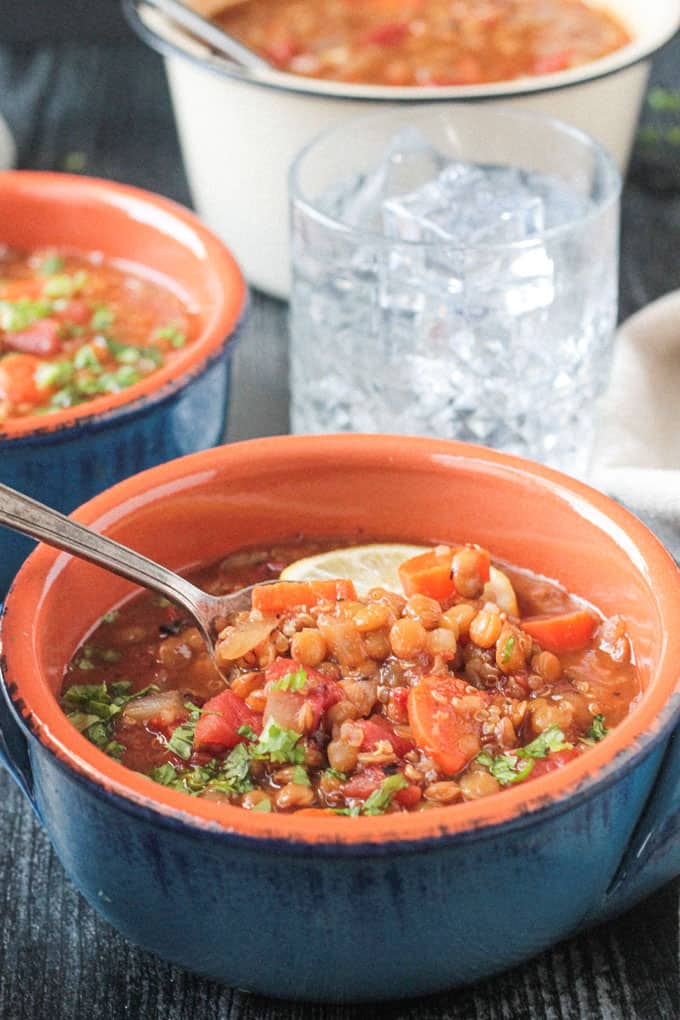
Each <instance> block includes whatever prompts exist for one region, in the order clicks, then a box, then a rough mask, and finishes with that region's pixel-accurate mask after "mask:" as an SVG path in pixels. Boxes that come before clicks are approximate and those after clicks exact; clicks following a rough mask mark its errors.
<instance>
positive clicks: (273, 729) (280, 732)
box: [239, 719, 305, 765]
mask: <svg viewBox="0 0 680 1020" xmlns="http://www.w3.org/2000/svg"><path fill="white" fill-rule="evenodd" d="M239 733H241V730H239ZM301 736H302V734H301V733H297V732H296V731H295V730H287V729H285V728H284V727H283V726H279V725H278V723H275V722H274V720H273V719H270V720H269V722H268V723H267V725H266V726H265V728H264V729H263V730H262V733H261V734H260V736H259V738H258V740H257V743H256V744H253V746H252V747H251V754H252V757H253V758H266V759H268V760H269V761H271V762H274V763H280V764H291V765H301V764H302V762H303V761H304V760H305V749H304V747H302V746H301V745H300V739H301Z"/></svg>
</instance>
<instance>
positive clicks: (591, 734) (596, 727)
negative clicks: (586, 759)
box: [581, 714, 609, 744]
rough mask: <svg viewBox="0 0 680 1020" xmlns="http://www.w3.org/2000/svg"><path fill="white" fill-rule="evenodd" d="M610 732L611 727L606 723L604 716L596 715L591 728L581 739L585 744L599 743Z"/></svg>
mask: <svg viewBox="0 0 680 1020" xmlns="http://www.w3.org/2000/svg"><path fill="white" fill-rule="evenodd" d="M608 733H609V729H608V728H607V727H606V726H605V724H604V716H603V715H601V714H600V715H596V716H593V721H592V723H591V726H590V729H589V730H588V732H587V733H586V735H585V737H582V738H581V740H582V741H583V743H584V744H598V743H599V742H600V740H604V738H605V737H606V736H607V734H608Z"/></svg>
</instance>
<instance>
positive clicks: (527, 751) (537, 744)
mask: <svg viewBox="0 0 680 1020" xmlns="http://www.w3.org/2000/svg"><path fill="white" fill-rule="evenodd" d="M573 746H574V745H573V744H568V743H567V742H566V741H565V739H564V733H563V732H562V730H561V729H560V728H559V726H549V727H548V729H547V730H544V731H543V733H539V735H538V736H537V737H536V739H535V740H532V741H531V743H530V744H526V746H525V747H518V748H517V750H516V751H513V754H517V755H518V756H519V757H520V758H547V757H548V754H549V753H550V751H570V750H571V749H572V747H573Z"/></svg>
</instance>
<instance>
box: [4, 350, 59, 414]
mask: <svg viewBox="0 0 680 1020" xmlns="http://www.w3.org/2000/svg"><path fill="white" fill-rule="evenodd" d="M40 364H42V362H41V361H40V359H39V358H36V357H34V356H33V355H32V354H8V355H7V356H6V357H4V358H2V360H0V398H2V397H4V399H5V400H9V402H10V403H11V404H39V403H40V402H41V401H42V400H44V399H45V396H46V394H47V392H48V391H47V390H44V389H40V387H39V386H38V384H37V383H36V381H35V373H36V369H37V368H38V366H39V365H40Z"/></svg>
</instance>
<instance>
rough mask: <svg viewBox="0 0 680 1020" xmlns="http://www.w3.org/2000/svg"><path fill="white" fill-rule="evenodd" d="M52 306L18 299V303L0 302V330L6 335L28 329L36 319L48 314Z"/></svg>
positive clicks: (42, 302)
mask: <svg viewBox="0 0 680 1020" xmlns="http://www.w3.org/2000/svg"><path fill="white" fill-rule="evenodd" d="M51 310H52V306H51V305H50V303H49V302H48V301H31V300H29V298H19V300H18V301H0V329H4V330H6V331H7V332H8V333H19V332H20V331H21V330H22V329H28V327H29V326H32V325H33V323H34V322H37V321H38V319H44V318H45V316H46V315H49V314H50V311H51Z"/></svg>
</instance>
